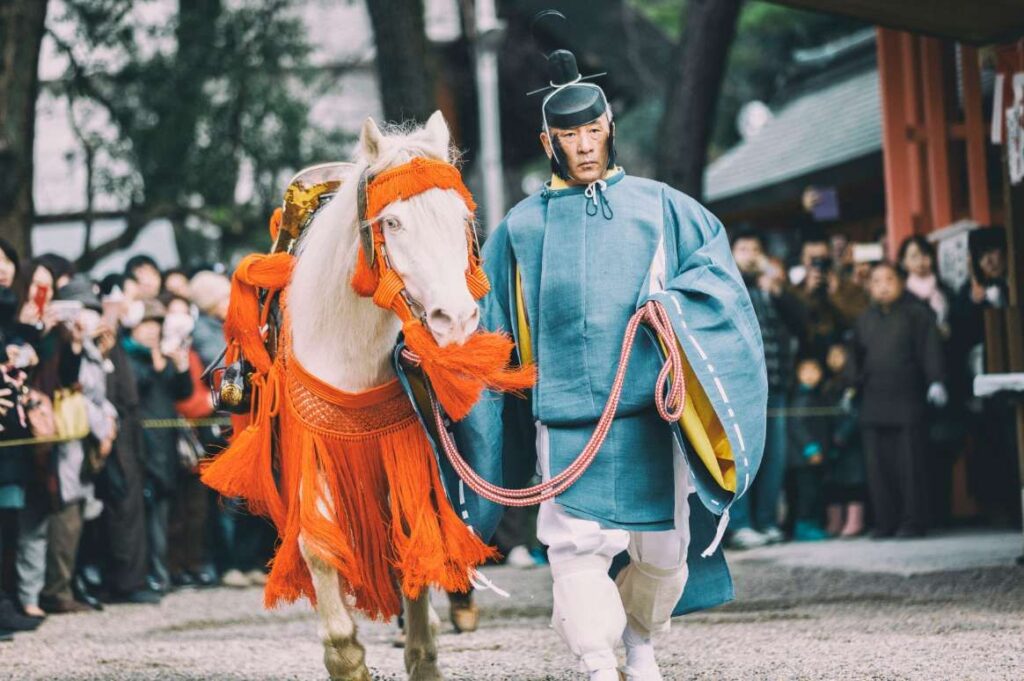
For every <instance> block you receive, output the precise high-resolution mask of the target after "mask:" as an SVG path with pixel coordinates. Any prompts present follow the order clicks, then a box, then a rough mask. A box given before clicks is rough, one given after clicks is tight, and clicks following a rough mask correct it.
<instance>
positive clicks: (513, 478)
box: [445, 50, 767, 681]
mask: <svg viewBox="0 0 1024 681" xmlns="http://www.w3.org/2000/svg"><path fill="white" fill-rule="evenodd" d="M549 61H550V64H551V69H552V83H553V88H552V90H551V92H549V93H548V94H547V95H546V97H545V99H544V103H543V105H542V117H543V124H544V127H543V132H542V133H541V135H540V139H541V144H542V145H543V147H544V150H545V152H546V153H547V155H548V157H549V159H550V160H551V164H552V170H553V174H552V178H551V181H550V182H549V183H547V184H546V185H545V186H544V188H543V189H542V190H541V191H539V192H537V193H536V194H534V195H532V196H530V197H528V198H526V199H524V200H523V201H522V202H520V203H519V204H518V205H517V206H515V207H514V208H513V209H512V210H511V211H510V212H509V213H508V215H507V216H506V218H505V220H504V221H503V222H502V223H501V225H499V226H498V228H497V229H496V230H495V231H494V233H493V234H492V235H491V236H490V238H489V239H488V240H487V243H486V244H485V246H484V250H483V259H484V263H485V268H486V271H487V274H488V276H489V278H490V280H491V283H492V287H493V288H492V291H491V293H490V294H489V295H488V296H487V297H486V298H485V299H484V300H483V301H482V303H481V305H482V308H481V312H482V314H481V323H482V325H483V326H484V327H485V328H488V329H492V330H496V329H502V330H505V331H508V332H510V333H511V334H512V335H513V336H514V338H515V340H516V345H517V351H518V355H519V359H520V361H523V362H529V361H535V362H536V364H537V367H538V372H539V379H538V382H537V385H536V387H535V388H534V389H533V390H532V392H531V394H529V395H528V396H527V397H526V399H523V398H521V397H515V396H500V395H496V394H486V395H485V396H484V397H483V399H482V400H481V401H480V403H479V404H478V405H477V407H476V408H475V409H474V410H473V412H472V413H471V414H470V415H469V416H468V417H467V418H465V419H464V420H463V421H461V422H459V423H458V424H456V425H455V435H456V439H457V441H458V444H459V446H460V448H461V450H462V452H463V455H464V456H465V457H466V459H467V460H468V461H469V463H470V465H472V466H473V467H474V468H475V469H476V470H477V471H479V472H480V473H481V474H483V475H484V476H485V477H487V478H488V479H490V480H491V481H492V482H494V483H498V484H502V483H504V484H516V483H521V482H523V480H524V477H525V475H528V474H529V473H530V472H532V471H533V470H539V472H540V473H541V475H542V477H543V478H544V479H545V480H547V479H550V478H551V477H552V476H554V475H557V474H558V473H560V472H561V471H563V470H564V469H565V468H566V467H567V466H568V465H569V464H570V463H571V462H572V461H573V460H574V459H575V458H576V456H577V455H578V454H579V453H580V451H581V450H582V449H583V447H584V445H585V444H586V442H587V440H588V439H589V437H590V435H591V433H592V432H593V430H594V427H595V424H596V422H597V421H598V418H599V417H600V414H601V412H602V410H603V408H604V406H605V403H606V401H607V400H608V396H609V393H610V392H611V390H612V383H613V377H614V375H615V372H616V369H617V366H618V357H619V351H620V347H621V343H622V338H623V333H624V332H625V330H626V326H627V323H628V321H629V319H630V317H631V316H632V315H633V314H634V313H635V312H636V310H637V309H638V308H639V307H641V306H643V304H644V303H646V302H647V301H649V300H656V301H659V302H660V303H661V304H662V305H663V306H664V308H665V309H666V311H667V312H668V314H669V317H670V319H671V322H672V325H673V329H674V331H675V334H676V336H677V337H678V343H679V345H680V349H681V350H682V354H683V356H684V362H683V363H684V369H685V371H684V375H685V377H686V379H687V380H686V388H687V400H686V409H685V411H684V414H683V417H682V419H681V420H680V421H679V422H678V423H671V424H670V423H666V422H665V421H663V420H662V419H661V417H660V416H659V415H658V412H657V410H656V408H655V396H654V391H655V384H656V380H657V376H658V371H659V369H660V368H661V366H662V364H663V348H661V347H659V344H658V342H657V341H656V340H655V339H654V337H653V336H652V335H649V334H644V333H641V334H640V335H639V336H638V337H637V342H636V345H635V348H634V352H633V356H632V360H631V362H630V365H629V369H628V372H627V374H626V380H625V384H624V387H623V390H622V396H621V400H620V403H619V409H618V412H617V416H616V418H615V420H614V421H613V425H612V427H611V429H610V431H609V434H608V437H607V440H606V441H605V442H604V444H603V446H602V447H601V449H600V450H599V452H598V454H597V457H596V459H595V460H594V462H593V464H592V465H591V466H590V468H589V469H588V470H587V471H586V473H585V474H584V475H583V476H582V478H580V480H579V481H578V482H577V483H576V484H575V485H573V486H572V487H571V488H569V489H568V490H566V491H565V492H564V493H562V494H561V495H559V496H558V497H556V498H555V499H554V500H551V501H547V502H544V503H542V504H541V507H540V513H539V517H538V532H537V534H538V538H539V539H540V540H541V541H542V542H544V543H545V544H546V545H547V546H548V557H549V560H550V563H551V572H552V577H553V580H554V586H553V590H554V613H553V616H552V623H553V625H554V627H555V629H556V630H557V631H558V633H559V634H560V635H561V636H562V637H563V638H564V640H565V641H566V643H567V644H568V646H569V648H570V649H571V650H572V652H573V653H574V654H575V655H576V656H577V657H578V659H579V661H580V666H581V669H582V670H583V671H584V672H585V673H587V674H589V678H590V679H591V680H592V681H618V679H620V678H622V677H620V674H619V671H618V667H619V663H618V660H617V658H616V655H615V652H614V648H615V646H616V645H617V644H618V643H619V642H620V641H623V642H624V643H625V645H626V664H625V666H624V667H623V668H622V674H623V676H624V678H627V679H629V680H630V681H657V680H660V679H661V678H662V676H661V674H660V672H659V670H658V667H657V664H656V662H655V658H654V648H653V644H652V641H651V637H652V634H655V633H657V632H659V631H662V630H664V629H666V628H667V627H668V626H669V621H670V619H671V617H672V615H673V614H681V613H683V612H689V611H693V610H697V609H701V608H706V607H711V606H713V605H717V604H719V603H722V602H725V601H727V600H730V599H731V598H732V582H731V578H730V576H729V573H728V569H727V567H726V565H725V561H724V558H723V556H722V553H721V550H720V548H719V547H718V544H719V542H720V540H721V536H722V533H723V532H724V530H725V527H726V525H727V523H728V507H729V505H730V504H731V503H732V502H733V500H734V499H735V498H737V497H738V496H740V495H741V494H743V492H744V491H745V490H746V489H747V488H748V487H749V486H750V482H751V478H752V477H753V476H754V473H755V472H756V470H757V467H758V464H759V462H760V457H761V451H762V447H763V444H764V434H765V416H766V400H767V380H766V375H765V367H764V353H763V348H762V344H761V336H760V331H759V327H758V323H757V319H756V317H755V315H754V311H753V309H752V307H751V303H750V299H749V297H748V295H747V291H746V287H745V286H744V283H743V279H742V276H741V275H740V273H739V272H738V271H737V269H736V265H735V263H734V262H733V259H732V255H731V252H730V248H729V241H728V239H727V237H726V234H725V231H724V230H723V228H722V225H721V223H719V221H718V220H717V219H716V218H715V217H714V216H713V215H711V214H710V213H709V212H708V211H707V210H706V209H705V208H703V207H702V206H701V205H700V204H699V203H698V202H697V201H695V200H693V199H692V198H690V197H688V196H686V195H684V194H682V193H680V192H678V191H676V190H674V189H672V188H671V187H668V186H666V185H664V184H662V183H659V182H653V181H651V180H646V179H641V178H636V177H631V176H628V175H626V173H625V172H624V171H623V170H622V169H621V168H619V167H618V166H616V165H615V157H614V127H613V126H614V124H613V122H612V112H611V109H610V107H609V106H608V103H607V100H606V98H605V95H604V92H603V91H602V90H601V89H600V88H599V87H598V86H596V85H593V84H591V83H586V82H581V80H582V79H581V78H580V77H579V72H578V70H577V67H576V62H575V58H574V57H573V55H572V54H571V53H569V52H567V51H564V50H559V51H557V52H555V53H552V55H551V56H550V57H549ZM535 462H536V463H535ZM535 466H536V468H535ZM445 476H446V482H447V484H448V486H449V490H450V496H451V497H452V498H453V501H454V503H455V504H456V508H457V509H459V510H461V513H462V516H463V518H464V519H466V522H467V523H470V524H471V525H473V526H474V527H475V528H476V529H477V530H478V531H479V532H480V533H481V534H482V535H483V536H485V537H487V536H490V533H491V532H492V531H493V529H494V526H495V525H496V524H497V520H498V518H499V516H500V509H499V508H497V507H495V506H494V505H493V504H490V503H489V502H485V501H483V500H482V499H480V498H479V497H476V496H475V495H473V494H472V493H471V492H470V490H468V488H466V487H465V486H464V485H463V483H462V482H461V481H459V480H458V479H457V478H455V477H453V475H452V473H451V470H450V469H448V468H447V467H446V468H445ZM456 490H457V491H456ZM715 516H718V517H717V518H716V517H715ZM624 552H628V555H629V558H630V563H629V565H628V566H627V567H626V568H625V569H623V570H622V571H621V572H619V574H618V577H617V578H616V579H615V580H614V581H613V579H612V578H611V577H610V576H609V568H610V566H611V564H612V560H613V558H615V557H616V556H617V555H619V554H623V553H624Z"/></svg>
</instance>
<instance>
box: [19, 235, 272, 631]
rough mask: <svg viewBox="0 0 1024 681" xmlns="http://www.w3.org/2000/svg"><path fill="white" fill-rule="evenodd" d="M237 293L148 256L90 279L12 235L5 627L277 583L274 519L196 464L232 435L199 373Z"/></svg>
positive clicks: (210, 274) (207, 271) (214, 277)
mask: <svg viewBox="0 0 1024 681" xmlns="http://www.w3.org/2000/svg"><path fill="white" fill-rule="evenodd" d="M229 292H230V281H229V280H228V278H227V277H226V276H225V275H224V274H223V273H222V272H219V271H217V270H216V269H215V268H203V269H200V270H197V271H192V272H186V271H184V270H180V269H173V270H168V271H165V272H161V271H160V269H159V267H158V266H157V264H156V262H155V261H154V260H153V259H152V258H149V257H146V256H136V257H133V258H131V259H130V260H129V261H128V263H127V266H126V269H125V271H124V272H123V273H117V274H110V275H108V276H106V277H104V278H103V279H102V280H100V281H93V280H91V279H90V278H89V277H88V276H87V275H86V274H84V273H77V272H76V271H75V268H74V266H73V265H72V263H70V262H69V261H68V260H66V259H64V258H62V257H60V256H57V255H52V254H44V255H41V256H38V257H35V258H33V259H31V260H25V259H22V258H20V257H19V254H18V253H17V252H16V251H15V250H14V249H13V248H12V247H11V246H10V245H9V244H8V243H6V242H4V241H3V240H0V639H4V638H10V637H11V635H12V632H17V631H25V630H30V629H33V628H35V627H37V626H38V625H39V623H40V622H41V621H42V620H43V618H45V617H47V616H51V615H59V614H65V613H75V612H81V611H86V610H91V609H102V608H103V607H104V604H105V603H120V602H127V603H141V604H155V603H159V602H160V600H161V598H162V596H163V595H164V594H165V593H167V591H168V590H170V589H173V588H186V587H189V588H191V587H195V588H199V587H206V586H213V585H217V584H225V585H228V586H235V587H245V586H250V585H254V584H259V583H262V582H264V581H265V574H264V566H265V564H266V562H267V560H268V559H269V556H270V552H271V549H272V545H273V529H272V528H271V527H270V526H269V525H268V524H267V523H266V522H265V521H263V520H261V519H258V518H254V517H253V516H250V515H248V514H247V513H246V512H245V511H244V509H243V508H242V507H241V506H240V504H239V502H238V501H237V500H231V499H219V498H218V497H216V495H215V494H214V493H213V492H212V491H210V490H209V489H207V488H206V487H204V486H203V485H202V484H201V482H200V480H199V475H198V467H199V463H200V460H201V459H202V458H203V457H204V456H206V455H207V454H209V453H211V452H214V451H216V450H218V449H220V448H222V447H223V446H224V445H225V440H224V435H225V432H226V431H225V427H224V426H222V425H221V422H220V420H218V419H216V418H211V417H213V416H214V405H213V401H212V397H211V394H210V391H209V390H208V389H207V387H206V386H205V384H204V382H203V380H202V374H203V371H204V368H205V367H206V366H207V365H209V364H210V363H211V362H213V361H215V360H216V359H217V358H218V356H219V355H220V353H221V351H222V349H223V347H224V339H223V333H222V328H221V327H222V324H223V320H224V318H225V315H226V312H227V303H228V297H229ZM182 419H189V421H188V422H187V424H186V423H185V422H184V421H182Z"/></svg>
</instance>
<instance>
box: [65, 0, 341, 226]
mask: <svg viewBox="0 0 1024 681" xmlns="http://www.w3.org/2000/svg"><path fill="white" fill-rule="evenodd" d="M293 4H294V3H293V2H292V1H291V0H244V1H240V2H226V1H224V2H222V1H221V0H179V2H178V3H177V7H176V10H177V11H176V12H174V14H173V15H172V16H170V17H168V20H167V21H163V22H161V21H157V22H153V21H152V16H153V14H154V13H159V12H160V11H161V10H162V9H163V10H167V9H171V10H173V9H175V7H174V3H170V4H169V3H168V2H167V1H166V0H157V1H154V0H142V1H141V2H140V1H138V0H135V1H134V2H133V1H132V0H65V3H64V5H65V7H66V12H65V14H64V15H63V16H60V17H57V18H56V19H55V22H54V24H53V31H52V33H53V35H54V37H55V39H56V40H57V42H58V46H59V47H60V48H61V49H62V50H63V51H64V53H65V54H66V55H67V56H69V57H70V59H71V61H70V64H69V67H68V69H67V72H66V73H65V76H64V78H63V83H62V85H63V88H64V90H65V92H66V94H67V95H68V96H69V97H71V98H72V99H73V100H76V101H79V102H80V101H83V100H84V101H91V102H95V103H98V104H100V105H101V106H102V108H103V109H105V114H106V117H107V118H108V119H109V120H110V121H111V122H112V123H113V125H114V127H116V130H117V133H116V134H117V139H116V140H110V141H109V142H108V144H107V145H106V148H105V149H104V150H103V151H105V152H106V154H107V156H109V157H110V158H111V159H113V160H114V162H113V163H112V164H111V165H112V166H113V167H114V168H118V167H120V168H121V172H120V173H108V174H109V175H110V178H109V181H108V182H107V186H106V187H104V188H105V189H107V190H116V191H119V193H120V195H121V197H122V199H123V200H124V201H125V203H126V204H127V205H130V206H132V207H133V208H135V209H137V210H138V209H142V210H138V212H142V213H147V212H152V213H162V214H163V215H164V216H166V217H170V218H171V219H172V221H176V224H181V225H183V224H184V223H185V220H186V218H189V217H198V218H200V219H202V220H205V221H207V222H213V223H214V224H216V225H218V226H219V227H220V228H221V230H222V233H223V236H224V239H225V240H226V241H227V242H228V245H231V242H234V243H235V244H238V243H239V242H245V241H250V240H255V242H257V243H261V244H263V245H264V246H265V244H264V243H263V242H265V238H266V237H265V235H266V232H265V225H266V218H267V214H268V213H269V211H270V210H271V209H272V208H273V206H274V205H276V204H277V203H278V202H279V201H280V196H281V191H282V189H283V186H282V184H283V181H286V180H287V175H288V174H289V173H290V172H292V171H294V170H295V169H297V168H300V167H302V166H303V165H307V164H308V163H310V162H312V161H313V160H314V159H315V160H319V159H322V158H324V157H325V156H327V157H330V156H332V155H333V156H335V157H336V156H339V155H340V154H341V151H342V147H343V145H344V143H345V142H347V141H348V140H346V139H344V137H342V136H340V135H338V134H337V133H336V132H335V131H325V130H318V129H315V128H313V127H311V125H310V123H309V120H308V119H309V110H310V106H311V104H312V98H311V93H312V92H316V91H318V90H319V89H320V88H319V85H320V84H319V78H320V77H321V76H319V75H317V73H316V72H315V71H314V70H313V69H312V68H311V66H310V61H309V55H310V46H309V43H308V41H307V39H306V35H305V30H304V26H303V24H302V22H301V19H300V18H299V16H298V15H297V13H295V12H294V11H293V7H292V5H293ZM140 17H144V18H146V19H148V20H146V19H140ZM92 108H95V107H92ZM243 168H244V169H251V175H252V177H253V184H254V186H253V192H252V196H251V198H247V199H246V200H245V201H244V202H242V203H238V202H236V200H235V190H236V186H237V185H238V183H239V179H240V177H241V176H242V174H243ZM245 174H246V175H248V174H249V173H248V172H246V173H245ZM115 175H116V177H115ZM148 209H152V210H148ZM182 241H183V240H182V239H181V238H179V243H181V242H182Z"/></svg>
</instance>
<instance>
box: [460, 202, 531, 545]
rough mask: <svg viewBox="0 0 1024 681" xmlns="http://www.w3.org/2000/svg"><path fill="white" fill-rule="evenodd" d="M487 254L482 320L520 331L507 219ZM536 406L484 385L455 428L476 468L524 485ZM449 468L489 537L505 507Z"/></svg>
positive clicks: (470, 513) (463, 502)
mask: <svg viewBox="0 0 1024 681" xmlns="http://www.w3.org/2000/svg"><path fill="white" fill-rule="evenodd" d="M481 258H482V260H483V267H484V272H485V273H486V274H487V278H488V279H489V280H490V282H491V291H490V293H488V294H487V295H486V296H484V297H483V299H482V300H481V301H480V326H481V327H482V328H484V329H486V330H488V331H500V332H503V333H508V334H510V335H513V337H515V336H516V335H517V333H518V330H517V328H516V325H515V324H514V323H513V319H512V315H511V312H510V309H511V305H512V300H513V298H512V294H513V292H514V290H515V289H514V288H513V287H514V286H515V265H514V258H513V255H512V251H511V245H510V243H509V238H508V227H507V226H506V224H505V223H504V222H502V223H501V224H500V225H499V226H498V228H497V229H496V230H495V231H494V232H493V233H492V234H491V235H490V237H489V238H488V239H487V242H486V243H485V244H484V247H483V251H482V253H481ZM531 411H532V410H531V407H530V402H529V399H528V398H527V399H523V398H521V397H515V396H512V395H503V394H500V393H495V392H492V391H484V393H483V395H482V396H481V397H480V401H479V402H478V403H477V404H476V406H475V407H473V410H472V411H471V412H470V413H469V415H468V416H466V417H465V418H464V419H462V420H461V421H459V422H458V423H455V424H454V426H453V429H452V432H453V434H454V436H455V441H456V443H457V444H458V446H459V451H460V452H461V453H462V455H463V457H464V458H465V459H466V461H467V462H468V463H469V465H470V466H471V467H472V468H473V470H475V471H476V472H477V473H478V474H480V475H481V476H483V477H484V478H486V479H487V480H488V481H489V482H491V483H493V484H495V485H502V486H513V487H514V486H521V485H523V484H524V483H525V482H526V481H527V480H528V479H529V477H530V475H532V474H533V471H534V470H535V466H536V464H535V460H536V451H535V448H534V447H535V445H534V435H533V431H534V426H533V422H532V419H531V417H530V414H531ZM444 468H445V471H444V472H445V478H446V484H447V486H448V489H449V490H452V492H453V493H455V492H456V491H457V496H458V502H459V503H458V506H457V507H461V509H462V517H463V520H464V521H465V522H466V523H467V524H468V525H470V526H471V527H472V528H473V529H474V530H475V531H476V532H477V533H478V534H479V535H480V536H481V537H482V538H483V539H484V540H486V541H489V540H490V538H491V536H493V534H494V531H495V529H496V528H497V526H498V522H499V521H500V520H501V515H502V512H503V510H504V509H503V508H502V507H501V506H500V505H498V504H495V503H493V502H490V501H487V500H486V499H483V498H481V497H479V496H478V495H477V494H476V493H475V492H473V491H472V490H471V489H470V488H469V487H468V486H467V485H465V483H463V482H462V481H461V480H459V479H458V478H457V477H456V476H455V473H454V471H452V470H451V469H450V467H448V466H447V462H445V467H444Z"/></svg>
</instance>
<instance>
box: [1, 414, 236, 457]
mask: <svg viewBox="0 0 1024 681" xmlns="http://www.w3.org/2000/svg"><path fill="white" fill-rule="evenodd" d="M229 425H231V419H230V418H228V417H226V416H209V417H206V418H201V419H180V418H178V419H142V427H143V428H145V429H146V430H154V429H157V430H159V429H165V428H198V427H208V426H229ZM75 439H81V438H70V437H60V436H57V435H54V436H51V437H22V438H17V439H15V440H0V449H3V448H5V447H21V446H23V445H44V444H54V443H57V442H70V441H71V440H75Z"/></svg>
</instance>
